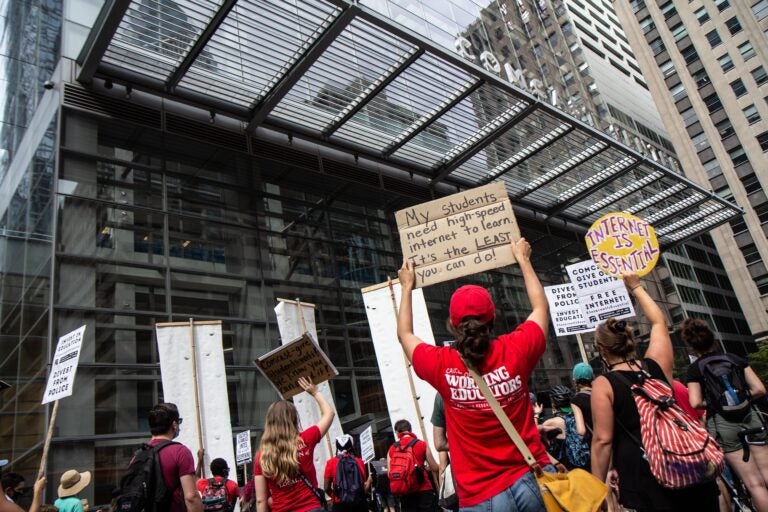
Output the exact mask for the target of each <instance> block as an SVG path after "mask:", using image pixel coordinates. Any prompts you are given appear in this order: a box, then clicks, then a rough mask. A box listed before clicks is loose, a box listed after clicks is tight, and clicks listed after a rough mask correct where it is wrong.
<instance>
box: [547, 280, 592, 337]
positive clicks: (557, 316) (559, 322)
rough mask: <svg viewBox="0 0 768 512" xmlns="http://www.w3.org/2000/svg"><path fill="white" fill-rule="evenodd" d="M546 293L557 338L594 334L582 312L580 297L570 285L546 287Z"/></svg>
mask: <svg viewBox="0 0 768 512" xmlns="http://www.w3.org/2000/svg"><path fill="white" fill-rule="evenodd" d="M544 293H545V294H546V295H547V302H549V315H550V317H551V318H552V326H553V327H554V328H555V333H556V334H557V336H567V335H568V334H579V333H582V332H592V331H593V330H594V327H593V328H590V326H589V324H588V323H587V319H586V318H584V314H583V313H582V312H581V306H579V297H578V295H577V294H576V290H575V288H574V287H573V285H572V284H570V283H565V284H559V285H555V286H545V287H544Z"/></svg>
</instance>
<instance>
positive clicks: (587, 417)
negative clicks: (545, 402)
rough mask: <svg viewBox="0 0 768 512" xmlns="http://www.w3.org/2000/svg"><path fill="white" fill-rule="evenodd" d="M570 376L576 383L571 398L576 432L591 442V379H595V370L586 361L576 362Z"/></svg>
mask: <svg viewBox="0 0 768 512" xmlns="http://www.w3.org/2000/svg"><path fill="white" fill-rule="evenodd" d="M572 376H573V382H574V384H576V394H574V395H573V397H572V398H571V409H572V410H573V419H574V420H576V432H578V434H579V435H580V436H582V437H583V438H584V440H585V441H586V442H587V443H592V428H593V427H592V381H593V380H594V379H595V372H594V370H593V369H592V367H591V366H589V365H588V364H587V363H577V364H576V365H575V366H574V367H573V372H572Z"/></svg>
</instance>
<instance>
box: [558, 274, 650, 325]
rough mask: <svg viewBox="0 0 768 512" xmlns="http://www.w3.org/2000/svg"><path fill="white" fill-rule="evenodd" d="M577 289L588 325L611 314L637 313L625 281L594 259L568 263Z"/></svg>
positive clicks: (605, 318) (622, 315)
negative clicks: (614, 275) (602, 268)
mask: <svg viewBox="0 0 768 512" xmlns="http://www.w3.org/2000/svg"><path fill="white" fill-rule="evenodd" d="M565 270H566V271H567V272H568V276H569V277H570V279H571V284H572V285H573V287H574V290H575V291H576V295H577V299H578V302H579V307H580V308H581V312H582V314H583V315H584V317H585V318H586V319H587V325H588V326H589V327H590V328H591V329H590V330H594V328H595V326H597V324H599V323H600V322H603V321H605V320H607V319H608V318H610V317H615V318H629V317H633V316H635V308H634V307H633V306H632V300H631V299H630V297H629V292H628V291H627V287H626V286H624V281H622V280H621V279H616V278H615V277H612V276H609V275H606V274H605V273H604V272H603V271H602V270H600V269H599V268H597V265H596V264H595V262H594V261H592V260H587V261H582V262H581V263H576V264H574V265H568V266H567V267H565Z"/></svg>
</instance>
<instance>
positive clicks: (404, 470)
mask: <svg viewBox="0 0 768 512" xmlns="http://www.w3.org/2000/svg"><path fill="white" fill-rule="evenodd" d="M417 442H418V439H411V441H410V442H409V443H408V444H406V445H405V446H400V441H398V442H396V443H395V444H394V445H393V446H394V447H395V451H394V452H393V453H392V454H391V455H390V456H389V491H390V492H391V493H392V494H397V495H405V494H412V493H414V492H418V491H419V488H420V487H421V483H422V482H423V481H424V473H423V471H424V469H423V468H422V467H421V466H420V465H419V463H418V462H417V461H416V455H415V454H414V453H413V445H415V444H416V443H417Z"/></svg>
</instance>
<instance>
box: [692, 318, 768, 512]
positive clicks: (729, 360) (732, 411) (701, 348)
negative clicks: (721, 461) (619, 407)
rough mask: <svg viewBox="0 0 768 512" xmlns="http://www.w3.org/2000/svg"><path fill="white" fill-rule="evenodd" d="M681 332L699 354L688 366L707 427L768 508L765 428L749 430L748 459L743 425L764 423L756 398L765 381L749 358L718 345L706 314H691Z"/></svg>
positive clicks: (758, 502) (761, 510)
mask: <svg viewBox="0 0 768 512" xmlns="http://www.w3.org/2000/svg"><path fill="white" fill-rule="evenodd" d="M680 337H681V338H682V340H683V341H684V342H685V344H686V345H688V346H689V347H690V348H691V350H693V352H694V354H695V355H696V356H697V357H698V359H696V361H694V362H693V363H692V364H691V365H690V366H689V367H688V399H689V400H690V403H691V406H693V407H694V408H696V409H704V408H706V410H707V430H709V432H710V433H711V434H712V436H713V437H714V438H715V439H717V442H718V443H720V446H722V447H723V450H724V451H725V458H726V460H727V461H728V465H729V466H730V467H731V468H732V469H733V470H734V471H735V472H736V474H737V475H738V476H739V478H740V479H741V481H742V482H744V485H745V486H746V487H747V490H748V491H749V494H750V496H751V498H752V503H753V504H754V505H755V508H757V510H758V512H765V511H768V485H766V484H767V483H768V446H766V445H765V441H766V435H765V432H763V433H761V434H757V435H753V436H750V438H749V440H750V441H752V442H753V443H754V442H758V443H760V444H759V445H758V444H752V443H750V446H749V452H750V457H749V460H747V461H744V459H743V455H744V453H743V446H742V444H741V439H739V432H741V431H742V430H751V429H759V428H760V427H762V426H763V422H762V421H761V419H760V413H759V412H757V411H755V410H753V407H752V403H751V401H752V399H755V398H759V397H761V396H763V395H765V386H764V385H763V383H762V382H761V381H760V378H759V377H758V376H757V374H756V373H755V371H754V370H753V369H752V368H751V367H750V366H749V363H747V361H746V360H745V359H743V358H741V357H739V356H737V355H735V354H723V353H720V352H718V351H717V344H716V342H715V337H714V334H713V333H712V331H711V330H710V329H709V326H708V325H707V323H706V322H705V321H703V320H699V319H693V318H687V319H685V320H684V321H683V324H682V327H681V331H680Z"/></svg>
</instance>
